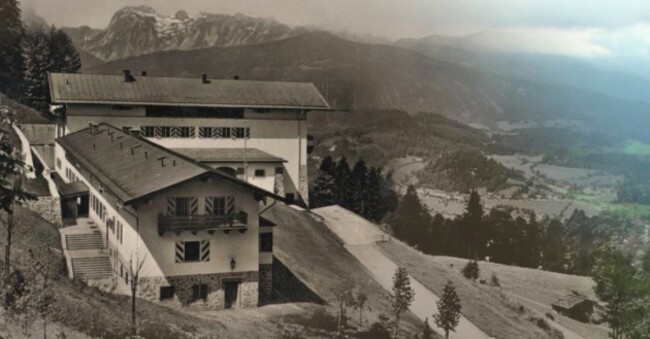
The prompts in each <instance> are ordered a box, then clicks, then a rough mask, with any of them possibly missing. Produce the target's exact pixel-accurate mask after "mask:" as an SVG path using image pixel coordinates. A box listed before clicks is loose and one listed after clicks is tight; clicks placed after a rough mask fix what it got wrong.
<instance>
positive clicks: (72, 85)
mask: <svg viewBox="0 0 650 339" xmlns="http://www.w3.org/2000/svg"><path fill="white" fill-rule="evenodd" d="M48 77H49V82H50V94H51V97H52V102H53V103H55V104H62V103H93V104H127V105H128V104H131V105H133V104H139V105H162V106H201V107H258V108H285V109H308V110H329V109H330V107H329V105H328V104H327V102H326V101H325V99H324V98H323V96H322V95H321V94H320V93H319V92H318V90H317V89H316V86H314V85H313V84H312V83H298V82H278V81H249V80H222V79H210V80H209V82H207V83H204V82H203V81H202V79H201V78H200V77H196V78H172V77H157V76H133V75H132V76H131V78H132V79H133V81H129V82H127V81H125V76H124V75H107V74H81V73H49V74H48Z"/></svg>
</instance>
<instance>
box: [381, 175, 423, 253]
mask: <svg viewBox="0 0 650 339" xmlns="http://www.w3.org/2000/svg"><path fill="white" fill-rule="evenodd" d="M389 224H390V225H391V228H392V229H393V232H394V233H395V236H396V237H397V238H398V239H401V240H403V241H405V242H406V243H408V244H410V245H414V246H418V247H423V245H424V246H425V247H426V245H425V244H426V243H427V242H428V241H429V239H430V237H429V232H428V231H429V227H430V224H431V216H430V215H429V212H428V211H427V209H426V208H425V207H424V205H422V202H421V201H420V198H419V197H418V194H417V191H416V189H415V186H413V185H410V186H409V187H408V188H407V190H406V194H405V195H404V196H403V197H402V199H401V200H400V201H399V203H398V205H397V208H396V209H395V212H394V213H393V215H392V217H391V219H390V221H389Z"/></svg>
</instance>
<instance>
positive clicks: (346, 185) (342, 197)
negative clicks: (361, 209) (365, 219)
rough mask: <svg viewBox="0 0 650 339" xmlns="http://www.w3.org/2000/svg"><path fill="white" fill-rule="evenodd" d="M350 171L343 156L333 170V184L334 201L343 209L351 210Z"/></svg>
mask: <svg viewBox="0 0 650 339" xmlns="http://www.w3.org/2000/svg"><path fill="white" fill-rule="evenodd" d="M351 175H352V171H351V170H350V165H349V164H348V160H347V159H346V158H345V156H342V157H341V159H339V161H338V163H337V164H336V169H335V170H334V182H335V183H336V201H337V203H338V204H339V205H340V206H341V207H344V208H347V209H352V189H351V179H350V177H351Z"/></svg>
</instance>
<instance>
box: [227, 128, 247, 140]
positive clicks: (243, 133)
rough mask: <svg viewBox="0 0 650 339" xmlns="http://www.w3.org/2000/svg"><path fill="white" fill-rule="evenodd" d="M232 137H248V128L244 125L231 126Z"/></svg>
mask: <svg viewBox="0 0 650 339" xmlns="http://www.w3.org/2000/svg"><path fill="white" fill-rule="evenodd" d="M231 133H232V137H233V138H239V139H241V138H250V136H251V135H250V134H251V133H250V128H248V127H246V128H244V127H233V128H232V132H231Z"/></svg>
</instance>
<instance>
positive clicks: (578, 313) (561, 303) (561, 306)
mask: <svg viewBox="0 0 650 339" xmlns="http://www.w3.org/2000/svg"><path fill="white" fill-rule="evenodd" d="M594 304H595V302H594V301H593V300H590V299H587V298H585V297H583V296H579V295H575V294H571V295H567V296H565V297H563V298H561V299H559V300H557V301H555V302H554V303H552V304H551V307H552V308H553V310H554V311H556V312H558V313H560V314H562V315H564V316H567V317H569V318H572V319H575V320H578V321H581V322H589V319H590V317H591V315H592V314H593V313H594Z"/></svg>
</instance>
